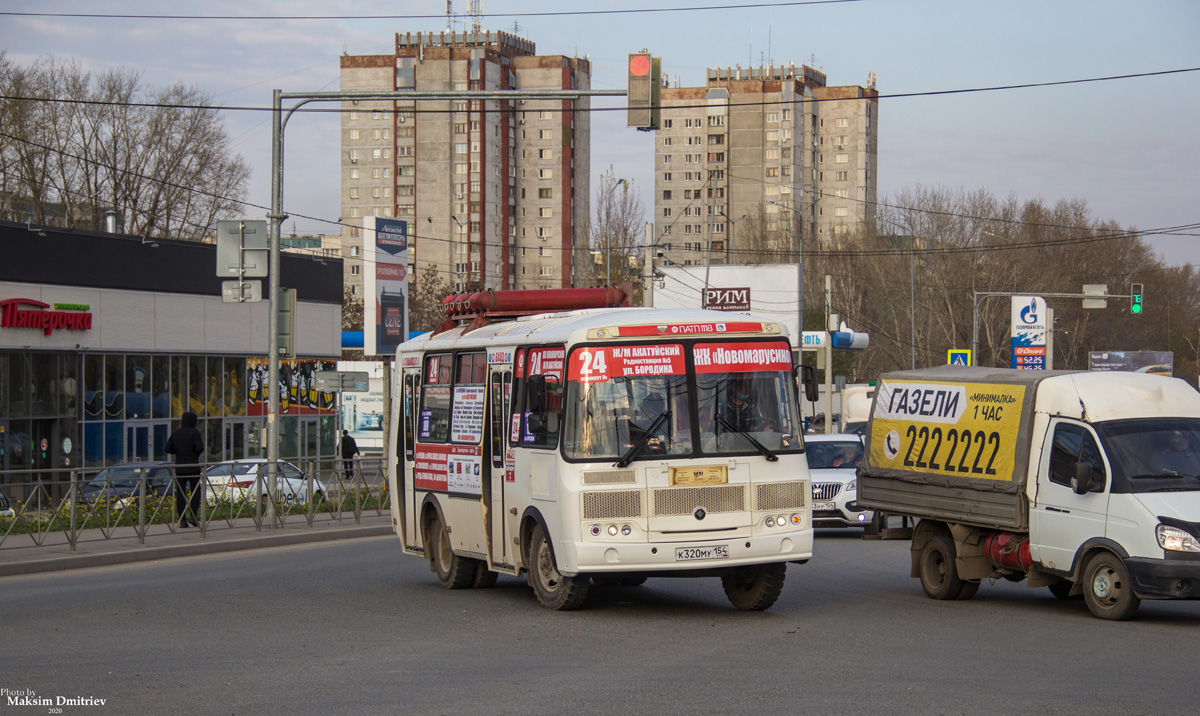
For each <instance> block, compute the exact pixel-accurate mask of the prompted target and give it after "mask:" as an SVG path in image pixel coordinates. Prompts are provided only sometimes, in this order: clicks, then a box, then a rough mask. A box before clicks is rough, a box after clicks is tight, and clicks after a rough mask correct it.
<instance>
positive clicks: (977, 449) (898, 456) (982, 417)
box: [868, 380, 1027, 483]
mask: <svg viewBox="0 0 1200 716" xmlns="http://www.w3.org/2000/svg"><path fill="white" fill-rule="evenodd" d="M1026 394H1027V386H1025V385H1019V384H1011V383H1009V384H1005V383H986V382H980V383H967V382H940V381H921V380H884V381H881V382H880V383H879V386H878V387H877V388H876V395H875V404H874V408H873V413H872V417H873V422H872V425H871V442H870V455H869V458H868V459H869V463H870V466H871V469H872V470H873V471H883V470H887V471H891V472H892V473H893V474H900V473H921V474H923V475H929V474H934V475H942V476H945V477H947V478H972V479H979V480H991V481H998V482H1010V483H1011V482H1014V480H1015V479H1017V478H1016V466H1017V464H1018V463H1017V460H1016V456H1017V454H1018V452H1019V451H1018V450H1017V442H1018V440H1019V439H1020V437H1021V424H1022V421H1023V420H1026V419H1027V418H1026V413H1027V411H1026V410H1025V408H1026Z"/></svg>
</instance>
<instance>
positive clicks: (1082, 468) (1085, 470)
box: [1071, 462, 1092, 495]
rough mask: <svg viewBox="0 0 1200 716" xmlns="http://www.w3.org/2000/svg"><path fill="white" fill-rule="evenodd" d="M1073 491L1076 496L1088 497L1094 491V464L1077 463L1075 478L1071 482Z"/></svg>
mask: <svg viewBox="0 0 1200 716" xmlns="http://www.w3.org/2000/svg"><path fill="white" fill-rule="evenodd" d="M1071 489H1072V490H1073V491H1074V492H1075V494H1076V495H1086V494H1087V493H1089V492H1091V489H1092V463H1090V462H1077V463H1075V477H1074V478H1073V479H1072V480H1071Z"/></svg>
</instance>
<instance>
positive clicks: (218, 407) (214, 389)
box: [204, 358, 225, 418]
mask: <svg viewBox="0 0 1200 716" xmlns="http://www.w3.org/2000/svg"><path fill="white" fill-rule="evenodd" d="M221 364H222V361H221V359H220V358H209V359H208V373H207V374H206V378H205V381H204V401H205V403H206V404H207V408H208V414H209V415H210V416H211V417H214V418H219V417H221V416H222V415H224V414H225V395H224V391H225V386H224V381H223V380H222V375H221V371H222V368H221Z"/></svg>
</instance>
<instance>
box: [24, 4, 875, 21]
mask: <svg viewBox="0 0 1200 716" xmlns="http://www.w3.org/2000/svg"><path fill="white" fill-rule="evenodd" d="M864 1H865V0H803V1H800V2H759V3H745V4H738V5H690V6H685V7H647V8H628V9H622V10H557V11H547V12H485V13H480V17H490V18H522V17H570V16H588V15H636V14H650V13H668V12H705V11H714V10H753V9H756V8H768V9H777V8H785V7H800V6H803V5H844V4H847V3H858V2H864ZM5 15H6V16H10V17H57V18H80V19H90V20H444V19H445V18H446V15H445V13H438V14H435V15H164V14H155V15H136V14H118V13H84V12H78V13H77V12H0V16H5Z"/></svg>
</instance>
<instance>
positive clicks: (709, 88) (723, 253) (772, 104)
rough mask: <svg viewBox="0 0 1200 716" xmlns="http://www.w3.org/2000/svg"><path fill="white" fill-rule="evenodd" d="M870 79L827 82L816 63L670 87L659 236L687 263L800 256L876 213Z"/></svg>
mask: <svg viewBox="0 0 1200 716" xmlns="http://www.w3.org/2000/svg"><path fill="white" fill-rule="evenodd" d="M878 117H879V115H878V103H877V100H876V93H875V89H874V88H873V87H870V88H862V87H827V86H826V85H825V75H824V74H823V73H822V72H819V71H817V70H814V69H813V68H811V67H807V66H801V67H795V66H786V67H764V68H750V69H741V68H717V69H709V70H708V82H707V84H706V85H705V86H704V87H667V88H663V90H662V118H661V124H660V127H659V130H658V131H657V133H656V136H655V156H654V162H655V163H654V171H655V175H654V177H655V178H654V186H655V197H654V214H655V218H654V221H655V225H656V232H655V234H656V238H655V240H656V243H657V245H658V249H659V251H660V252H661V253H662V254H663V255H664V257H665V258H667V259H668V260H670V261H672V262H674V263H676V264H680V265H692V264H702V263H705V262H706V261H707V260H708V259H709V253H710V248H709V247H710V242H711V259H712V262H713V263H730V262H737V263H771V262H776V261H794V260H795V258H794V253H793V251H794V247H795V246H796V243H797V242H798V241H799V240H800V237H805V238H806V240H812V239H815V240H817V241H818V242H821V243H823V244H835V243H840V242H841V241H842V240H843V237H845V236H848V235H850V234H851V233H852V232H854V231H855V230H857V229H858V228H859V227H861V226H863V225H864V224H869V223H870V222H872V221H873V219H874V202H875V194H876V181H877V180H876V171H877V164H878V162H877V156H878V155H877V145H878V142H877V138H878Z"/></svg>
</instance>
